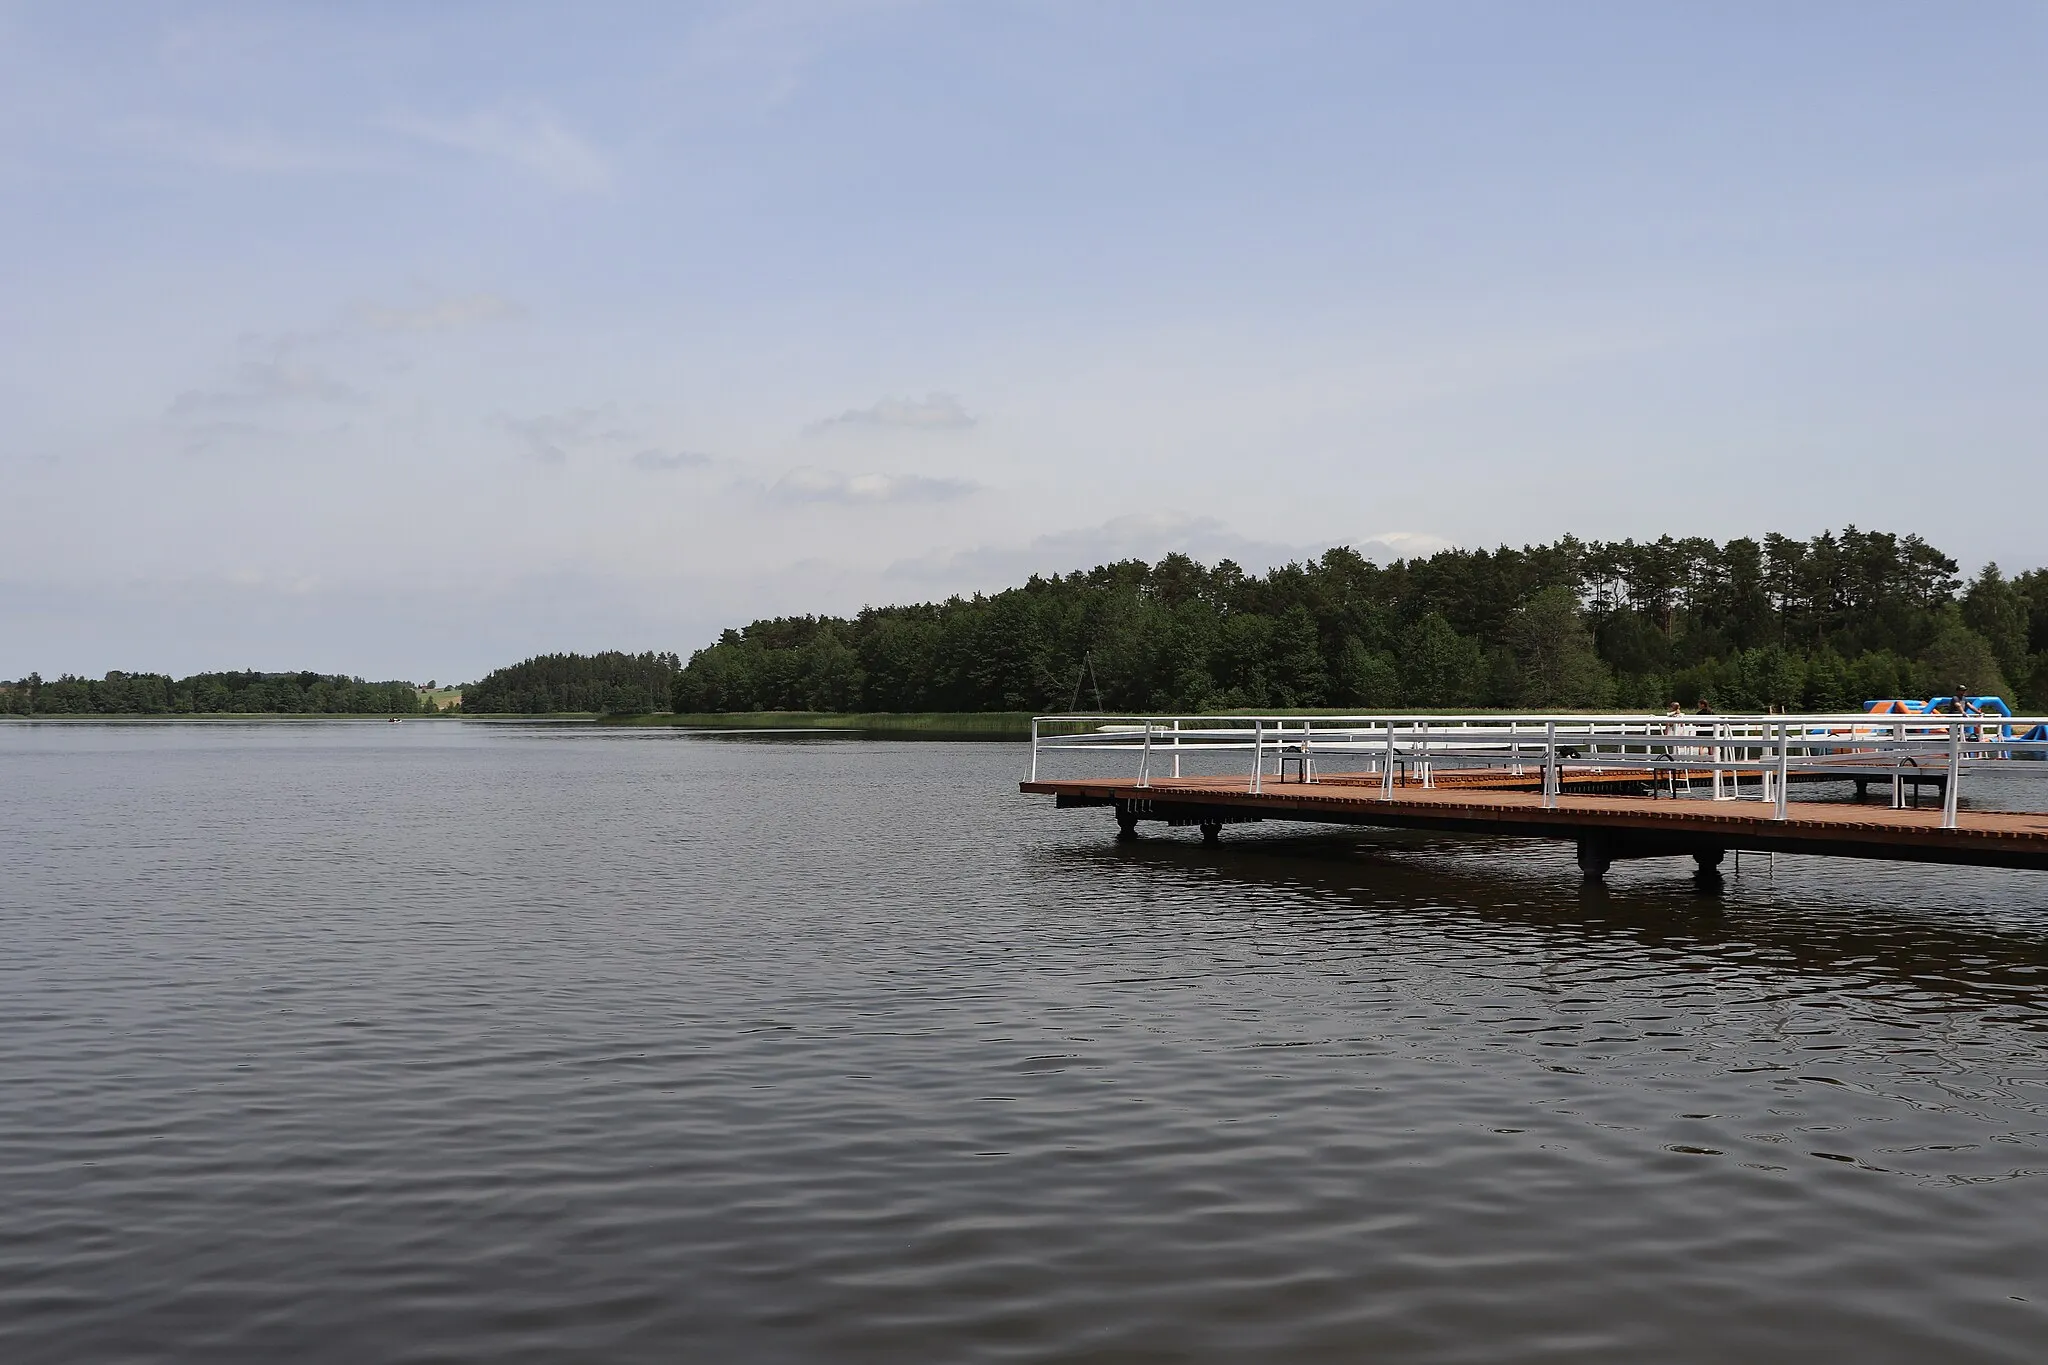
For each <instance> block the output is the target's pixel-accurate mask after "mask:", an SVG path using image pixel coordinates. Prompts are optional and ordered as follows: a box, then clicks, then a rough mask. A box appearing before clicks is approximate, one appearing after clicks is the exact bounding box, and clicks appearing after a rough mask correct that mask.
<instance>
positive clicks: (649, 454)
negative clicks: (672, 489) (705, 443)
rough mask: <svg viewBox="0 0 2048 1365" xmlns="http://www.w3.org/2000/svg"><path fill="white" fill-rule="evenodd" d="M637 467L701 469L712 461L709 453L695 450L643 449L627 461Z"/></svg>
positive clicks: (664, 469) (662, 470) (651, 468)
mask: <svg viewBox="0 0 2048 1365" xmlns="http://www.w3.org/2000/svg"><path fill="white" fill-rule="evenodd" d="M627 463H628V464H630V465H632V466H633V467H634V468H635V469H648V470H654V471H657V472H665V471H668V470H674V469H699V468H702V467H703V466H705V465H707V464H710V463H711V457H710V456H709V455H705V454H702V453H701V452H699V451H695V450H642V451H639V452H637V453H635V454H634V456H633V457H632V458H631V459H630V460H628V461H627Z"/></svg>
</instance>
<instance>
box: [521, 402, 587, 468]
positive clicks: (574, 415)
mask: <svg viewBox="0 0 2048 1365" xmlns="http://www.w3.org/2000/svg"><path fill="white" fill-rule="evenodd" d="M603 420H604V414H603V413H602V412H600V411H598V410H597V409H596V408H572V409H570V410H569V411H567V412H544V413H540V414H538V415H537V416H533V417H500V418H498V419H497V425H498V426H499V427H500V428H502V429H503V430H505V431H507V432H509V433H510V434H511V435H512V436H513V437H514V438H515V439H517V441H518V442H519V446H520V450H521V453H523V454H524V455H525V456H526V457H527V458H528V459H530V460H532V461H534V462H535V463H537V464H552V465H558V464H567V463H568V460H569V452H570V451H571V450H574V449H575V448H576V447H578V446H580V445H583V444H585V443H586V442H588V441H590V440H591V439H593V438H594V437H596V436H597V435H598V431H597V426H598V423H599V422H601V421H603Z"/></svg>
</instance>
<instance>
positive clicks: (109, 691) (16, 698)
mask: <svg viewBox="0 0 2048 1365" xmlns="http://www.w3.org/2000/svg"><path fill="white" fill-rule="evenodd" d="M424 709H425V707H424V706H423V704H422V703H421V701H420V696H419V691H418V689H416V688H415V687H414V686H413V685H412V684H411V683H409V682H376V683H373V682H364V681H363V680H362V679H361V678H344V677H339V676H334V675H329V674H324V673H195V674H193V675H192V676H191V677H189V678H175V679H174V678H171V677H169V676H167V675H165V674H162V673H109V674H107V676H106V677H104V678H74V677H72V676H71V675H69V674H66V675H65V676H63V677H61V678H58V679H56V680H55V681H53V682H45V681H43V679H42V678H41V677H39V676H37V675H36V674H33V673H31V674H29V675H28V676H27V677H26V678H23V679H21V680H20V681H19V682H12V683H9V682H0V715H16V716H79V715H88V716H89V715H142V716H192V715H208V714H219V713H231V712H240V713H244V714H256V713H269V714H306V713H320V714H334V715H374V716H410V715H416V714H418V713H419V712H420V711H422V710H424Z"/></svg>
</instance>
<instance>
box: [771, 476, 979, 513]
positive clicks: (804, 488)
mask: <svg viewBox="0 0 2048 1365" xmlns="http://www.w3.org/2000/svg"><path fill="white" fill-rule="evenodd" d="M978 488H979V485H978V484H974V483H970V482H968V481H967V480H965V479H940V478H933V477H931V476H929V475H925V474H845V473H841V472H840V471H838V470H836V469H809V468H805V469H792V470H790V471H789V473H787V474H785V475H783V476H782V477H781V478H780V479H778V480H776V482H775V483H774V484H772V485H770V487H769V488H768V496H769V498H771V499H773V500H774V501H776V502H785V503H839V504H846V505H853V504H860V503H902V502H950V501H952V500H953V499H955V498H964V497H966V496H967V495H968V494H970V493H973V492H975V491H977V489H978Z"/></svg>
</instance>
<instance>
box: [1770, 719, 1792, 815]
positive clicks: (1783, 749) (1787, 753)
mask: <svg viewBox="0 0 2048 1365" xmlns="http://www.w3.org/2000/svg"><path fill="white" fill-rule="evenodd" d="M1790 737H1791V730H1790V728H1789V727H1788V725H1787V724H1786V722H1784V721H1782V720H1781V721H1779V722H1778V808H1777V811H1776V813H1775V814H1774V815H1773V816H1772V818H1773V819H1776V820H1783V819H1786V818H1787V817H1788V815H1789V812H1788V811H1787V810H1786V809H1785V807H1786V805H1787V804H1788V801H1789V799H1790V794H1791V793H1790V784H1789V783H1787V781H1786V778H1787V777H1789V776H1790V775H1791V772H1792V751H1791V747H1790V744H1791V739H1790Z"/></svg>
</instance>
